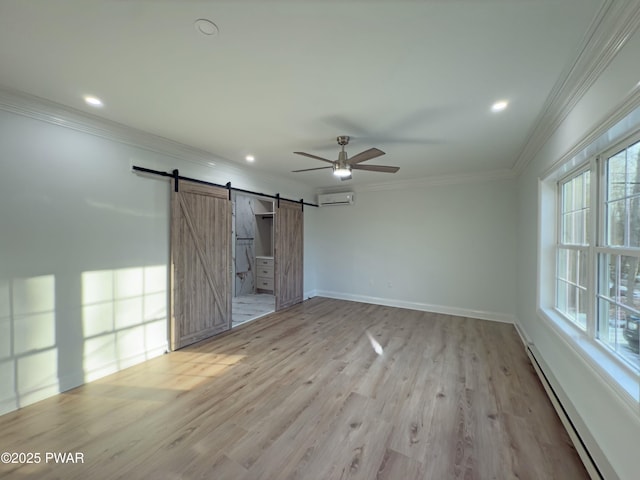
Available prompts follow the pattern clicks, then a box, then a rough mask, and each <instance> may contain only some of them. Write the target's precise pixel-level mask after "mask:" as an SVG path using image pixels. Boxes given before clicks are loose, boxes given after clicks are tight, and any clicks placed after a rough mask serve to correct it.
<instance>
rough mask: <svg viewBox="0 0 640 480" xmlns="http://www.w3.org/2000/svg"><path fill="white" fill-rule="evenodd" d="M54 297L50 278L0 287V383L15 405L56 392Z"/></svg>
mask: <svg viewBox="0 0 640 480" xmlns="http://www.w3.org/2000/svg"><path fill="white" fill-rule="evenodd" d="M55 295H56V292H55V277H54V276H53V275H40V276H36V277H30V278H18V279H13V280H5V281H3V282H2V284H1V285H0V296H1V297H0V298H2V302H1V305H2V306H0V314H1V315H0V336H1V338H2V340H1V341H0V359H6V361H4V362H1V363H0V384H1V385H2V386H3V388H2V399H3V400H4V399H7V398H14V399H15V401H16V406H20V405H21V404H25V403H32V402H34V401H37V400H40V399H42V398H45V397H47V396H49V395H51V394H53V393H57V392H58V391H59V379H58V348H57V345H56V312H55V308H56V301H55Z"/></svg>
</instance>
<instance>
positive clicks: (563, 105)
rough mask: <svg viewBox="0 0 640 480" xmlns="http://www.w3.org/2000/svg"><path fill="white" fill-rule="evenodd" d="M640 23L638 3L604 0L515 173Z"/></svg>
mask: <svg viewBox="0 0 640 480" xmlns="http://www.w3.org/2000/svg"><path fill="white" fill-rule="evenodd" d="M639 26H640V2H638V1H637V0H624V1H619V0H606V1H605V2H604V3H603V5H602V7H601V8H600V10H599V11H598V14H597V15H596V17H595V18H594V20H593V22H592V23H591V26H590V27H589V30H588V31H587V34H586V35H585V37H584V39H583V41H582V44H581V46H580V48H579V50H578V55H577V56H576V59H575V61H574V62H573V63H572V64H570V65H568V67H567V68H565V70H564V71H563V73H562V74H561V75H560V77H559V79H558V81H557V82H556V84H555V85H554V87H553V89H552V90H551V93H550V94H549V96H548V97H547V100H546V102H545V104H544V106H543V108H542V110H541V113H540V114H539V115H538V117H537V119H536V122H535V124H534V125H535V126H534V127H533V130H532V133H531V135H529V137H528V141H527V143H526V144H525V146H524V148H523V149H522V151H521V153H520V155H519V156H518V159H517V161H516V163H515V164H514V166H513V170H514V172H515V173H516V175H519V174H520V173H522V171H524V169H525V168H526V166H527V165H528V164H529V163H530V162H531V161H532V160H533V158H534V157H535V156H536V155H537V153H538V152H539V151H540V149H541V148H542V146H543V145H544V144H545V143H546V142H547V141H548V140H549V139H550V138H551V136H552V135H553V133H554V132H555V131H556V130H557V128H558V127H559V126H560V124H561V123H562V122H563V121H564V119H565V118H566V117H567V115H568V114H569V113H570V112H571V110H572V109H573V108H574V107H575V106H576V104H577V103H578V102H579V101H580V99H581V98H582V97H583V96H584V95H585V93H586V92H587V91H588V90H589V88H591V86H593V84H594V83H595V82H596V80H597V79H598V78H599V77H600V75H601V74H602V73H603V72H604V70H605V69H606V68H607V66H608V65H609V64H610V63H611V61H612V60H613V59H614V58H615V56H616V55H617V54H618V52H619V51H620V50H621V49H622V48H623V47H624V45H625V44H626V43H627V41H628V40H629V38H630V37H631V36H632V35H633V34H634V33H635V31H636V30H637V29H638V27H639Z"/></svg>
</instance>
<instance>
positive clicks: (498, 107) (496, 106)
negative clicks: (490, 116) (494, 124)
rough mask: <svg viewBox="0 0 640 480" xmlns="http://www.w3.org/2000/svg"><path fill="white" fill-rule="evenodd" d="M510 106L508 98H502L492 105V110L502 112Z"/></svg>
mask: <svg viewBox="0 0 640 480" xmlns="http://www.w3.org/2000/svg"><path fill="white" fill-rule="evenodd" d="M508 106H509V102H507V101H506V100H500V101H499V102H496V103H494V104H493V105H491V111H492V112H501V111H502V110H504V109H505V108H507V107H508Z"/></svg>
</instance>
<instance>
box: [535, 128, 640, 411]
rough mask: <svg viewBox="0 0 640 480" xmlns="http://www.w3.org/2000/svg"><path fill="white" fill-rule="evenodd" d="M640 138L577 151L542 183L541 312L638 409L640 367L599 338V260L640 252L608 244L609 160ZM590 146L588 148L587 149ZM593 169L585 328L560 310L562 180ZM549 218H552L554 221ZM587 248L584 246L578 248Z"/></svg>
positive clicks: (638, 135)
mask: <svg viewBox="0 0 640 480" xmlns="http://www.w3.org/2000/svg"><path fill="white" fill-rule="evenodd" d="M637 141H640V129H639V130H637V131H635V132H634V133H633V134H632V135H628V136H626V137H625V138H624V139H623V140H621V141H617V142H615V143H613V142H609V143H608V144H607V145H600V148H599V149H598V150H599V151H594V149H593V148H591V149H590V151H589V155H588V156H587V155H584V154H582V155H577V156H576V157H575V158H573V159H571V160H570V161H568V162H566V163H564V164H563V165H560V166H557V167H556V168H554V169H553V170H552V171H551V172H550V173H548V174H547V175H546V176H545V177H544V178H541V179H540V180H539V183H538V198H539V205H538V207H539V208H538V227H539V236H538V259H539V263H538V272H537V273H538V282H537V285H538V290H537V302H538V314H539V316H540V317H541V318H542V319H544V320H546V321H547V322H548V323H549V324H550V325H551V326H552V327H553V328H554V330H555V331H557V332H558V333H559V334H560V336H561V338H563V339H564V340H565V341H566V342H567V344H568V345H569V346H570V347H571V348H572V349H573V350H574V351H575V352H576V353H578V354H579V355H580V356H581V357H582V358H583V359H584V360H585V361H586V363H588V364H589V365H591V366H592V368H593V369H594V370H596V371H598V372H599V373H600V374H601V377H602V378H603V379H604V380H605V382H606V383H607V384H609V385H610V386H611V387H612V389H613V390H615V391H617V392H618V393H619V394H620V396H621V397H622V398H623V399H624V400H625V401H626V402H627V403H628V404H629V405H630V406H631V407H632V408H633V410H634V411H638V407H639V406H640V370H638V369H637V368H636V367H635V366H632V365H631V364H630V363H629V362H628V361H627V360H625V359H624V358H623V357H622V356H621V355H619V354H617V353H615V352H614V351H613V350H612V349H611V348H610V347H609V346H608V345H606V344H604V343H603V342H601V341H600V340H599V339H598V330H597V314H598V310H597V309H598V305H597V299H598V284H597V281H598V278H597V276H598V265H597V262H598V258H599V254H600V253H611V252H615V253H616V254H625V252H630V251H631V252H632V253H633V255H636V254H637V252H636V250H633V249H629V248H626V247H623V248H620V247H609V246H605V245H604V236H606V234H607V231H606V222H605V193H606V192H605V191H604V190H605V187H606V184H605V182H606V179H605V178H606V177H605V174H606V172H605V170H604V168H605V163H606V160H607V159H608V158H609V157H610V156H612V155H614V154H615V153H617V152H619V151H621V150H624V149H626V148H628V147H629V146H631V145H632V144H634V143H635V142H637ZM586 150H589V149H586ZM587 170H589V171H590V172H591V173H590V189H591V191H590V201H589V212H590V216H591V221H590V226H591V229H590V231H589V232H588V237H589V238H588V245H586V250H587V252H588V253H587V262H588V271H587V292H588V305H587V321H586V328H585V329H584V330H583V329H582V328H581V327H580V326H579V325H578V324H576V323H574V321H573V320H571V319H570V318H568V317H567V316H565V315H564V313H563V312H561V311H560V310H559V309H558V308H556V293H557V266H558V264H557V261H558V252H559V250H560V248H564V247H567V246H568V247H569V248H573V246H572V245H563V244H562V242H561V240H562V239H561V238H560V234H561V231H562V228H561V221H562V205H561V199H562V195H561V185H562V183H563V182H566V181H567V180H569V179H571V178H575V177H576V176H578V175H580V174H582V173H584V172H585V171H587ZM550 216H552V217H553V221H551V219H550ZM576 248H577V249H584V248H585V246H584V245H581V246H577V245H576Z"/></svg>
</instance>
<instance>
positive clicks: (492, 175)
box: [316, 169, 516, 194]
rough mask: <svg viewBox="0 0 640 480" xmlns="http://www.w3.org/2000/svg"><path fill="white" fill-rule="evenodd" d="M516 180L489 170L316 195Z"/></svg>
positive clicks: (511, 173) (327, 189)
mask: <svg viewBox="0 0 640 480" xmlns="http://www.w3.org/2000/svg"><path fill="white" fill-rule="evenodd" d="M513 178H516V174H515V172H514V171H513V170H512V169H501V170H491V171H488V172H478V173H470V174H457V175H438V176H432V177H425V178H417V179H410V180H398V181H395V182H385V183H370V184H365V185H354V186H349V185H340V186H336V187H320V188H318V189H317V190H316V193H317V194H323V193H338V192H344V191H349V192H379V191H385V190H408V189H419V188H425V187H434V186H440V185H463V184H470V183H483V182H492V181H495V180H508V179H513Z"/></svg>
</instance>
